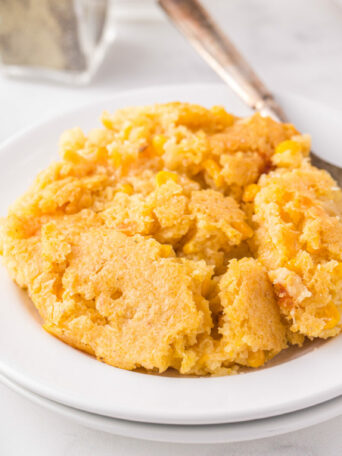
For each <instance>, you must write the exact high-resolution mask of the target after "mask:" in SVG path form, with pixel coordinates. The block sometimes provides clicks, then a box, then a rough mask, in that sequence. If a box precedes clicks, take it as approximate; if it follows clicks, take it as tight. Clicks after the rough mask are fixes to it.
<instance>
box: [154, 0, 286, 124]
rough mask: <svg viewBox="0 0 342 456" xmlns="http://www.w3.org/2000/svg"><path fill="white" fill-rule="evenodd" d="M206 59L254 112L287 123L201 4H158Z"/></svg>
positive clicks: (182, 0) (188, 0) (168, 0)
mask: <svg viewBox="0 0 342 456" xmlns="http://www.w3.org/2000/svg"><path fill="white" fill-rule="evenodd" d="M158 2H159V5H160V6H161V7H162V8H163V9H164V11H165V12H166V14H167V15H168V16H169V17H170V19H171V20H172V21H173V22H174V24H175V25H176V27H177V28H178V29H179V30H180V31H181V32H182V33H183V34H184V35H185V36H186V37H187V38H188V39H189V41H190V43H191V44H192V45H193V46H194V48H195V49H196V50H197V51H198V52H199V54H200V55H201V56H202V57H203V59H204V60H205V61H206V62H207V63H208V64H209V65H210V66H211V67H212V68H213V69H214V71H216V73H217V74H218V75H219V76H220V77H221V78H222V79H223V80H224V81H225V82H226V83H227V84H228V85H229V86H230V87H231V88H232V89H233V90H234V91H235V92H236V93H237V95H238V96H239V97H240V98H241V99H242V100H243V101H244V102H245V103H246V104H247V105H248V106H250V107H251V108H252V109H254V110H257V111H259V112H261V113H262V114H264V115H269V116H271V117H273V118H275V119H276V120H279V121H281V122H286V120H287V119H286V116H285V114H284V112H283V110H282V109H281V107H280V106H279V105H278V104H277V102H276V101H275V99H274V97H273V95H272V94H271V92H270V91H269V90H268V89H267V88H266V87H265V85H264V84H263V83H262V81H261V80H260V79H259V78H258V76H257V75H256V74H255V73H254V71H253V69H252V68H251V66H250V65H249V64H248V63H247V62H246V60H245V59H244V58H243V56H242V55H241V54H240V52H239V51H238V50H237V49H236V47H235V46H234V44H233V43H232V42H231V41H230V40H229V38H228V37H227V36H226V35H225V34H224V33H223V31H222V30H221V29H220V28H219V27H218V26H217V25H216V24H215V22H214V20H213V19H212V17H211V16H210V15H209V13H208V12H207V11H206V10H205V8H204V7H203V6H202V5H201V3H200V2H199V1H198V0H158Z"/></svg>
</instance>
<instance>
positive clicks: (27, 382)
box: [0, 84, 342, 424]
mask: <svg viewBox="0 0 342 456" xmlns="http://www.w3.org/2000/svg"><path fill="white" fill-rule="evenodd" d="M169 90H170V91H175V92H178V91H179V92H182V91H183V90H187V91H188V90H192V91H194V92H197V91H201V90H209V91H210V90H213V91H216V90H219V91H222V90H224V91H225V92H226V91H227V92H228V89H227V88H226V86H224V85H223V84H181V85H166V86H165V85H164V86H159V87H148V88H141V89H136V90H130V91H124V92H120V93H116V94H113V96H111V97H108V96H104V97H99V98H98V99H96V100H93V101H91V102H89V103H85V104H81V105H78V106H76V107H74V108H71V109H68V110H65V111H63V112H61V113H59V114H57V115H53V116H50V117H49V118H48V119H45V120H44V121H39V122H37V123H35V124H34V125H32V126H30V127H27V128H25V129H24V130H22V131H21V132H18V133H17V134H15V135H12V136H11V137H10V138H8V139H7V140H6V141H5V142H3V143H2V145H1V146H0V160H1V159H3V155H4V153H6V149H8V148H11V147H13V146H14V147H15V145H16V143H18V142H20V141H22V140H23V138H24V139H25V138H26V137H27V136H30V135H35V134H36V133H37V132H39V130H41V129H42V128H44V127H48V126H49V125H50V126H51V124H54V123H58V121H59V120H60V119H62V118H64V117H69V116H72V115H75V114H77V113H80V112H81V110H84V109H85V110H87V109H91V108H92V107H93V108H94V109H95V107H96V106H99V105H100V104H102V103H108V104H109V103H110V102H113V100H116V101H118V100H119V101H121V100H124V99H125V98H127V97H128V98H130V97H133V98H134V96H139V95H142V94H143V95H144V96H148V95H150V94H155V93H157V92H165V91H169ZM291 96H292V97H294V98H295V99H297V100H298V99H301V100H305V102H309V103H311V104H313V105H314V106H315V105H316V106H317V105H319V106H324V105H322V104H321V103H320V102H317V103H316V102H312V100H306V99H305V97H301V96H297V95H290V94H285V99H286V98H288V97H290V98H291ZM282 97H284V95H280V98H282ZM180 98H182V96H180ZM325 109H327V110H329V112H330V111H331V112H333V113H334V115H337V116H338V117H340V118H341V113H340V112H339V111H338V110H336V109H334V108H329V107H326V108H325ZM49 337H51V336H49ZM58 342H59V341H58ZM59 343H61V342H59ZM72 350H75V349H72ZM294 361H295V360H294ZM96 362H97V361H96ZM286 364H288V363H286ZM111 369H116V368H113V367H111ZM273 369H274V368H273ZM116 370H118V371H119V370H120V369H116ZM120 371H121V370H120ZM0 372H1V373H3V374H5V375H6V373H7V375H8V376H9V377H10V378H12V379H15V381H17V383H18V384H20V385H21V386H23V387H25V388H27V389H29V390H30V391H32V392H34V393H36V394H40V395H43V396H45V397H46V398H50V399H51V398H54V399H53V400H57V401H58V402H60V403H64V404H66V405H70V406H72V407H75V408H81V407H80V403H78V402H77V400H76V399H75V397H74V398H72V397H70V396H68V394H67V393H66V392H65V391H64V392H61V391H60V392H59V393H58V394H56V391H53V390H52V389H51V388H49V387H47V386H46V385H44V384H42V383H40V382H37V381H35V380H32V379H28V378H26V377H25V374H20V372H16V371H15V369H12V368H11V367H10V366H8V365H6V364H5V363H4V362H3V361H2V360H1V359H0ZM123 372H125V375H126V374H127V371H123ZM258 373H260V371H256V372H252V373H249V374H248V377H251V376H256V375H257V374H258ZM128 374H131V375H132V374H133V375H137V374H136V373H132V372H129V373H128ZM140 375H144V374H140ZM149 377H152V378H156V377H154V376H149ZM241 377H242V376H240V378H241ZM126 378H128V377H126ZM159 378H160V377H159ZM222 378H227V377H221V379H222ZM229 378H231V377H229ZM205 380H208V379H203V378H198V379H197V378H196V379H195V381H196V382H203V381H205ZM213 380H214V379H210V381H213ZM177 381H178V382H187V381H190V379H185V378H183V379H179V378H178V379H177ZM341 393H342V381H341V383H340V384H338V385H335V387H334V388H330V390H329V392H327V391H321V394H317V395H316V396H315V397H316V398H315V400H314V401H312V399H310V400H306V401H301V402H300V403H297V405H294V404H293V403H288V404H287V406H286V407H283V408H282V410H283V412H284V413H285V412H289V411H294V410H298V409H301V408H305V407H309V406H311V405H312V404H313V403H314V404H317V403H320V402H323V401H325V400H329V399H331V398H333V397H336V396H338V395H339V394H341ZM290 404H291V405H290ZM277 407H278V408H277ZM277 407H273V409H272V407H271V408H269V409H268V411H267V412H265V411H264V412H262V411H261V410H257V409H254V411H253V412H252V415H249V417H247V416H245V415H241V413H240V414H239V413H235V415H234V414H230V415H229V414H228V415H227V411H226V412H224V413H223V414H222V413H221V414H220V413H217V412H213V414H212V415H210V414H208V413H207V412H206V411H205V410H203V411H202V412H201V414H199V416H194V415H193V412H192V414H190V415H189V414H188V415H187V414H186V413H183V414H182V416H180V415H179V414H174V415H172V414H170V413H169V415H168V417H167V418H166V417H165V416H161V415H160V414H158V413H156V412H154V413H149V414H148V413H147V414H146V410H145V412H143V413H142V412H140V413H139V412H137V411H133V410H131V411H130V412H129V413H127V410H126V412H125V411H123V410H121V411H120V410H119V411H118V410H117V411H116V412H115V417H118V418H124V419H132V420H136V421H146V422H165V423H182V424H189V423H190V422H191V423H196V424H203V423H205V424H207V423H218V422H220V423H222V422H233V421H240V420H249V419H250V418H251V417H253V418H263V417H267V416H272V415H275V414H277V413H279V410H280V409H279V404H278V406H277ZM82 409H84V410H88V411H90V412H95V413H97V412H98V411H99V409H98V407H97V406H96V404H89V403H88V405H87V406H86V407H85V406H84V404H83V406H82ZM271 409H272V410H271ZM101 413H103V414H108V413H110V415H111V416H113V412H112V411H110V412H109V411H108V409H102V410H101Z"/></svg>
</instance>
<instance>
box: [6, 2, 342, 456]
mask: <svg viewBox="0 0 342 456" xmlns="http://www.w3.org/2000/svg"><path fill="white" fill-rule="evenodd" d="M144 1H145V5H146V8H145V6H142V4H141V3H139V8H137V5H138V2H137V1H135V2H134V1H132V0H127V1H126V3H125V4H124V3H123V1H122V0H121V1H118V3H117V11H116V12H117V16H118V25H117V32H118V33H117V38H116V41H115V42H114V43H113V45H112V47H111V48H110V50H109V53H108V55H107V57H106V60H105V62H104V63H103V64H102V66H101V67H100V69H99V71H98V73H97V74H96V76H95V78H94V80H93V82H92V83H91V84H90V85H89V86H87V87H83V88H74V87H67V86H63V85H54V84H48V83H38V82H34V81H23V80H19V79H18V80H16V79H7V78H5V77H3V76H0V126H1V128H0V141H3V140H5V139H6V138H8V137H9V136H10V135H12V134H14V133H16V132H17V131H18V130H20V129H22V128H24V127H26V126H29V125H30V124H31V123H32V122H38V121H39V120H41V119H44V118H46V117H49V116H51V115H53V114H54V113H56V112H58V111H60V110H62V109H66V108H68V107H71V106H75V105H79V104H83V103H86V102H88V101H91V100H93V99H95V98H97V97H99V96H102V97H103V96H105V95H106V94H112V93H115V92H119V91H122V90H126V89H130V88H138V87H147V86H155V85H162V84H177V83H194V82H218V78H217V76H216V75H215V74H214V73H213V72H212V71H211V69H210V68H208V67H207V66H206V65H205V64H204V63H203V62H202V61H201V59H200V58H199V57H198V56H197V55H196V54H195V53H194V51H193V50H192V49H191V48H190V47H189V46H188V45H187V44H186V43H185V42H184V40H183V38H182V37H180V36H179V35H178V33H177V32H176V31H175V30H174V29H173V28H172V27H171V26H170V25H169V24H168V23H167V22H166V21H165V20H164V18H163V16H162V14H160V13H159V12H158V11H157V10H156V8H155V6H154V5H153V2H151V1H150V2H148V1H147V0H144ZM204 3H205V4H206V5H207V6H208V8H210V10H211V11H212V13H213V15H214V16H215V17H216V18H217V20H218V22H219V23H220V24H221V26H222V27H223V28H224V29H225V30H226V31H227V32H228V33H229V35H230V37H231V38H232V39H233V41H234V42H235V43H236V44H237V46H238V47H239V48H240V50H241V51H242V52H243V53H244V54H245V56H246V57H247V58H248V60H249V61H250V62H251V63H252V65H254V67H255V69H256V71H257V72H258V73H259V74H260V76H261V77H262V78H263V79H264V81H265V82H266V83H267V85H269V86H270V88H272V89H274V90H278V91H289V92H294V93H297V94H301V95H303V96H306V97H310V98H312V99H314V100H317V101H321V102H322V103H324V104H327V105H330V106H333V107H335V108H336V109H342V83H341V81H342V58H341V56H342V1H341V0H301V1H298V0H276V1H273V2H271V1H269V0H243V1H242V0H229V1H227V0H211V1H209V0H206V1H205V2H204ZM123 4H124V7H123V6H122V5H123ZM156 37H158V39H156ZM228 90H229V89H228ZM23 343H24V341H23ZM341 427H342V417H340V418H337V419H334V420H330V421H328V422H326V423H323V424H321V425H317V426H314V427H311V428H308V429H305V430H301V431H297V432H292V433H290V434H286V435H283V436H279V437H274V438H269V439H262V440H257V441H253V442H246V443H236V444H229V445H228V444H227V445H214V446H210V445H201V446H198V445H176V444H159V443H152V442H142V441H138V440H134V439H127V438H122V437H117V436H113V435H109V434H105V433H101V432H97V431H92V430H89V429H86V428H83V427H82V426H79V425H76V424H75V423H73V422H71V421H68V420H66V419H64V418H61V417H60V416H57V415H54V414H53V413H52V412H50V411H46V410H44V409H42V408H40V407H39V406H37V405H34V404H32V403H30V402H29V401H28V400H27V399H24V398H22V397H19V396H18V395H17V394H15V393H13V392H12V391H9V390H8V389H7V388H6V387H4V386H2V385H0V455H1V456H31V455H34V456H47V455H49V456H88V455H89V456H93V455H96V456H109V455H113V454H115V455H120V456H121V455H134V456H140V455H149V456H152V455H166V456H167V455H171V454H172V455H173V454H177V456H190V455H196V456H204V455H208V456H209V455H210V456H214V455H215V456H216V455H217V456H220V455H239V456H247V455H248V456H256V455H258V456H259V455H260V456H261V455H280V456H282V455H284V456H285V455H286V456H302V455H305V456H307V455H308V456H309V455H310V456H314V455H317V456H319V455H323V454H324V455H325V456H335V455H336V456H337V455H340V454H342V433H341V432H340V429H341Z"/></svg>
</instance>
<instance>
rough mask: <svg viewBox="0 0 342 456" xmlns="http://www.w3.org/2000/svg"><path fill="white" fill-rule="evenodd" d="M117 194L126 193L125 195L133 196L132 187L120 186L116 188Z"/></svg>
mask: <svg viewBox="0 0 342 456" xmlns="http://www.w3.org/2000/svg"><path fill="white" fill-rule="evenodd" d="M118 192H123V193H126V194H127V195H132V194H133V187H132V185H131V184H122V185H120V187H119V188H118Z"/></svg>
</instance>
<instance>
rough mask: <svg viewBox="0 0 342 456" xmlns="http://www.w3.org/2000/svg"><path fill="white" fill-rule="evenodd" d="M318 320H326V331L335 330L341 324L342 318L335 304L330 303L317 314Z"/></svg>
mask: <svg viewBox="0 0 342 456" xmlns="http://www.w3.org/2000/svg"><path fill="white" fill-rule="evenodd" d="M316 317H317V318H324V319H325V320H326V323H325V326H324V329H332V328H335V326H336V325H338V324H339V322H340V319H341V316H340V312H339V310H338V308H337V307H336V305H335V304H333V303H330V304H328V305H326V306H325V307H322V308H321V309H318V311H317V312H316Z"/></svg>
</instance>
